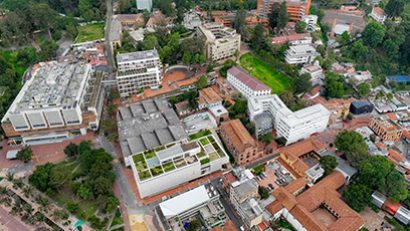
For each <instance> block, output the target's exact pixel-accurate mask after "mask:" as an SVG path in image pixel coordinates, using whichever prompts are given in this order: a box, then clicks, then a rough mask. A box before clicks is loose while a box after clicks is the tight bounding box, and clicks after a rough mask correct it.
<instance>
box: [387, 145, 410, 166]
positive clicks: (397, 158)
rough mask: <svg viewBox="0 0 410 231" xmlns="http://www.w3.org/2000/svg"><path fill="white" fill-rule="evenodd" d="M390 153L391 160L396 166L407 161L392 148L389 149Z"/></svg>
mask: <svg viewBox="0 0 410 231" xmlns="http://www.w3.org/2000/svg"><path fill="white" fill-rule="evenodd" d="M388 152H389V159H390V160H392V161H393V162H394V163H396V164H397V163H400V162H402V161H404V160H405V159H406V158H405V157H404V156H403V155H402V154H400V153H398V152H397V151H395V150H393V149H391V148H389V149H388Z"/></svg>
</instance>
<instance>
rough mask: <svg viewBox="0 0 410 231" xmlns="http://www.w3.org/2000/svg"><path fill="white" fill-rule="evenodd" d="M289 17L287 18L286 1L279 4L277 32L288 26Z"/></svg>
mask: <svg viewBox="0 0 410 231" xmlns="http://www.w3.org/2000/svg"><path fill="white" fill-rule="evenodd" d="M288 21H289V16H288V7H287V6H286V1H285V2H282V3H281V4H280V8H279V17H278V26H277V28H276V29H277V31H278V32H279V31H280V30H281V29H283V28H285V27H286V26H287V25H288Z"/></svg>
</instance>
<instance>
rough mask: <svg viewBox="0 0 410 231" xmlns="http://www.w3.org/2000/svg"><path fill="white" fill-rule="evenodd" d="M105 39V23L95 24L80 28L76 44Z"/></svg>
mask: <svg viewBox="0 0 410 231" xmlns="http://www.w3.org/2000/svg"><path fill="white" fill-rule="evenodd" d="M102 38H104V23H94V24H88V25H85V26H80V27H78V36H77V38H76V39H75V43H82V42H87V41H93V40H97V39H102Z"/></svg>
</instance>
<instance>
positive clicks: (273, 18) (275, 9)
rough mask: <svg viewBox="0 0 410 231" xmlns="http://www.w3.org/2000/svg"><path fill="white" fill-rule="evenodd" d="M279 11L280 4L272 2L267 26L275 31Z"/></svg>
mask: <svg viewBox="0 0 410 231" xmlns="http://www.w3.org/2000/svg"><path fill="white" fill-rule="evenodd" d="M279 11H280V3H278V2H274V3H273V4H272V9H271V11H270V12H269V15H268V18H269V26H270V28H271V29H272V30H275V29H276V27H277V26H278V19H279Z"/></svg>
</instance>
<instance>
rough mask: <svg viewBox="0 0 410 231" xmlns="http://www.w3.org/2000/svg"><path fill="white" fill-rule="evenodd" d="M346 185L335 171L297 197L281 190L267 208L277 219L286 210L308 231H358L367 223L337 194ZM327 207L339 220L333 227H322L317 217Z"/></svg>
mask: <svg viewBox="0 0 410 231" xmlns="http://www.w3.org/2000/svg"><path fill="white" fill-rule="evenodd" d="M344 183H345V178H344V175H343V174H342V173H340V172H338V171H334V172H332V173H331V174H330V175H328V176H327V177H325V178H324V179H322V180H321V181H319V182H318V183H317V184H316V185H314V186H313V187H311V188H309V189H308V190H306V191H305V192H303V193H301V194H300V195H299V196H297V197H295V196H293V195H292V194H291V193H290V192H289V191H287V190H286V189H285V188H283V187H279V188H278V189H276V190H275V191H274V192H273V195H274V196H275V198H276V201H275V202H273V203H271V204H269V205H268V206H267V207H266V208H267V210H268V211H269V212H270V213H271V214H272V215H275V214H276V213H277V212H279V211H280V209H281V208H282V207H285V208H286V209H288V210H289V211H290V213H291V214H292V215H293V216H294V217H295V218H296V219H297V220H298V221H299V222H300V223H301V224H302V225H303V226H304V227H305V228H306V229H307V230H315V231H355V230H358V229H359V228H360V227H361V226H362V225H363V224H364V220H363V218H362V217H361V216H360V215H359V214H358V213H357V212H355V211H353V210H352V209H351V208H350V207H349V206H348V205H347V204H346V203H345V202H344V201H343V200H342V199H341V198H340V197H341V196H340V194H339V193H338V192H337V191H336V190H337V189H339V188H340V187H342V186H343V185H344ZM326 207H327V208H329V210H328V212H329V213H333V214H332V215H333V216H334V217H335V219H336V220H335V221H334V222H333V223H331V224H325V223H322V221H321V219H320V218H319V217H317V215H315V214H314V212H315V211H316V210H317V209H319V208H322V209H326Z"/></svg>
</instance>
